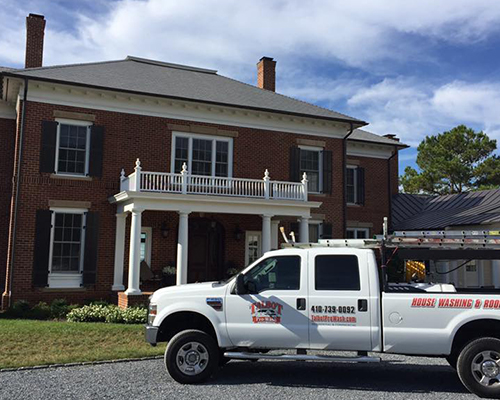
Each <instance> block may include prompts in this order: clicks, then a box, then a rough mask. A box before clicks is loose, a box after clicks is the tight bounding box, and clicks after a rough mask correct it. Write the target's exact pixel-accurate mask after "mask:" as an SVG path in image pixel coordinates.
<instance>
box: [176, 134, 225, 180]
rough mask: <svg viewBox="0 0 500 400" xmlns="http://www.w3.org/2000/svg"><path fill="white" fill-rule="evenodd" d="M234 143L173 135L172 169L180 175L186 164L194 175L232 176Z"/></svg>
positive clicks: (204, 137) (206, 137) (213, 138)
mask: <svg viewBox="0 0 500 400" xmlns="http://www.w3.org/2000/svg"><path fill="white" fill-rule="evenodd" d="M232 146H233V141H232V139H231V138H222V137H220V138H219V137H211V136H206V135H194V134H177V133H174V135H173V146H172V148H173V149H172V169H173V172H176V173H179V172H180V171H181V169H182V165H183V164H184V163H186V165H187V168H188V172H189V173H190V174H192V175H205V176H231V175H232V165H231V164H232V157H233V154H232V152H233V147H232Z"/></svg>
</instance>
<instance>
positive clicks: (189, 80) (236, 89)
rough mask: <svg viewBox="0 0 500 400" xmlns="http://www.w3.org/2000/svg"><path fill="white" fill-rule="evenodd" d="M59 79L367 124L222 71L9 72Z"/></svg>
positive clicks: (116, 64)
mask: <svg viewBox="0 0 500 400" xmlns="http://www.w3.org/2000/svg"><path fill="white" fill-rule="evenodd" d="M8 74H9V75H15V76H23V77H29V78H34V79H40V80H47V81H54V82H60V83H68V84H77V85H83V86H89V87H99V88H106V89H111V90H119V91H126V92H134V93H142V94H149V95H155V96H162V97H170V98H177V99H186V100H193V101H199V102H205V103H214V104H223V105H228V106H233V107H241V108H249V109H256V110H269V111H274V112H280V113H286V114H292V115H301V116H309V117H313V118H321V119H329V120H337V121H338V120H340V121H347V122H352V123H354V125H355V127H359V126H363V125H366V123H365V122H363V121H361V120H358V119H356V118H352V117H349V116H347V115H344V114H340V113H338V112H335V111H331V110H328V109H326V108H322V107H318V106H316V105H313V104H309V103H306V102H303V101H300V100H297V99H293V98H291V97H287V96H284V95H281V94H278V93H274V92H270V91H268V90H264V89H260V88H257V87H255V86H252V85H248V84H246V83H242V82H239V81H236V80H234V79H230V78H226V77H224V76H221V75H218V74H217V72H216V71H213V70H207V69H202V68H193V67H188V66H183V65H176V64H168V63H162V62H158V61H152V60H145V59H141V58H137V57H130V56H129V57H127V58H126V59H125V60H117V61H107V62H98V63H87V64H72V65H61V66H52V67H41V68H29V69H22V70H16V71H11V72H8Z"/></svg>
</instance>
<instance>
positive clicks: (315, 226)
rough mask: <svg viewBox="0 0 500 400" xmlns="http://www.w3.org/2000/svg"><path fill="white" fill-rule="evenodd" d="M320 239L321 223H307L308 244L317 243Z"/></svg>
mask: <svg viewBox="0 0 500 400" xmlns="http://www.w3.org/2000/svg"><path fill="white" fill-rule="evenodd" d="M320 238H321V223H320V222H319V221H309V243H317V242H318V240H319V239H320Z"/></svg>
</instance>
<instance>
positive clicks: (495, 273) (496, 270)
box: [491, 260, 500, 289]
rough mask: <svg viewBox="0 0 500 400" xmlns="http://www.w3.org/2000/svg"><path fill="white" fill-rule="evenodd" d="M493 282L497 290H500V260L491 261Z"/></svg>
mask: <svg viewBox="0 0 500 400" xmlns="http://www.w3.org/2000/svg"><path fill="white" fill-rule="evenodd" d="M491 280H492V281H493V282H492V284H493V286H495V289H498V288H500V260H492V261H491Z"/></svg>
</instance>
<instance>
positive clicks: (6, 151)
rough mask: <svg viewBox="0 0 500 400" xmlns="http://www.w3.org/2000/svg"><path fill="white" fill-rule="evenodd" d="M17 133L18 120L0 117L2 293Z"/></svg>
mask: <svg viewBox="0 0 500 400" xmlns="http://www.w3.org/2000/svg"><path fill="white" fill-rule="evenodd" d="M15 135H16V121H15V120H13V119H2V118H0V295H1V293H3V291H4V285H5V268H6V265H7V243H8V234H9V219H10V203H11V195H12V168H13V165H14V139H15Z"/></svg>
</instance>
